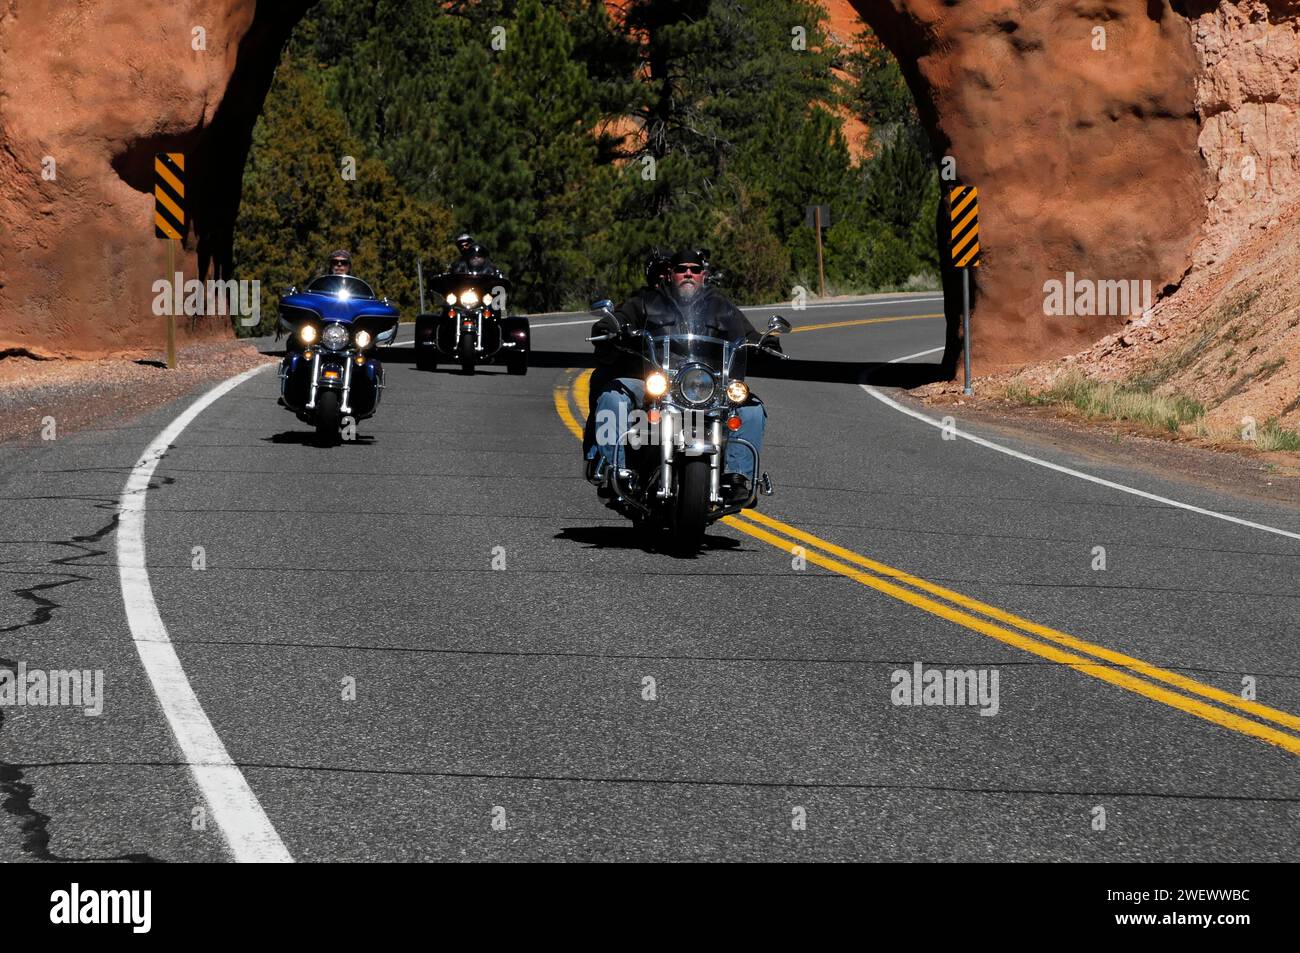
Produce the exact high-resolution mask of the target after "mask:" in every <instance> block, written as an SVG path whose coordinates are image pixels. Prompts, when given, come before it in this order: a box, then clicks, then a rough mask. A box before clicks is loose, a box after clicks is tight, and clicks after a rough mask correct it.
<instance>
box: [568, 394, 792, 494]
mask: <svg viewBox="0 0 1300 953" xmlns="http://www.w3.org/2000/svg"><path fill="white" fill-rule="evenodd" d="M644 404H645V382H644V381H642V380H639V379H638V378H635V377H619V378H615V379H613V380H611V381H609V382H608V384H607V386H605V387H604V388H602V389H601V390H600V391H599V392H598V393H597V392H596V391H595V390H594V389H593V390H592V394H591V406H590V407H589V408H588V415H587V420H588V426H587V430H588V432H589V433H591V434H592V437H591V442H590V444H589V447H588V450H587V459H588V460H595V459H598V458H601V459H603V460H604V462H605V463H606V464H613V465H614V466H616V467H620V468H621V467H623V466H625V465H626V464H625V457H624V449H623V443H622V442H621V441H619V440H618V437H620V436H623V432H624V431H625V430H627V429H628V428H629V427H631V426H632V424H633V423H634V421H633V420H632V419H631V416H632V411H633V410H636V409H637V408H639V407H642V406H643V405H644ZM737 412H738V414H739V415H740V429H739V430H736V431H733V432H732V433H731V436H732V437H733V438H735V437H739V438H740V439H742V440H748V441H749V442H750V443H752V444H753V445H754V449H755V450H757V451H758V452H759V453H762V452H763V430H764V428H765V427H766V426H767V410H766V409H765V408H764V407H763V402H762V401H761V400H759V399H758V398H756V397H751V398H750V399H749V402H748V403H745V404H742V405H741V406H740V407H739V408H738V411H737ZM723 471H724V472H726V473H739V474H742V475H744V476H746V477H748V478H749V480H750V482H751V483H752V482H753V480H754V455H753V454H752V453H750V452H749V450H747V449H746V448H745V447H742V446H741V445H740V444H738V443H734V442H731V443H728V444H727V457H726V460H724V461H723Z"/></svg>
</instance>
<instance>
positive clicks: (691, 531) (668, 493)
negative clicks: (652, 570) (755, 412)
mask: <svg viewBox="0 0 1300 953" xmlns="http://www.w3.org/2000/svg"><path fill="white" fill-rule="evenodd" d="M592 310H593V311H594V312H596V313H597V314H599V315H600V316H601V318H602V321H601V322H599V323H598V329H597V333H595V334H593V335H592V336H591V337H589V338H588V339H587V340H588V341H591V342H593V343H596V342H616V343H617V344H618V346H619V347H621V348H622V349H624V350H627V351H630V352H633V353H636V354H638V355H639V356H640V357H641V358H642V359H643V360H644V362H645V366H646V367H647V368H649V372H648V373H647V374H646V376H645V406H644V407H642V408H638V409H637V410H635V411H633V414H632V415H630V416H629V419H628V420H627V421H617V422H602V421H597V422H596V426H597V427H600V426H601V425H602V423H604V424H605V425H606V426H608V425H611V424H612V425H614V426H616V427H617V429H618V430H619V434H618V440H617V442H618V443H620V444H624V445H625V447H626V458H625V459H626V468H627V469H628V470H630V471H631V472H632V474H634V477H633V479H632V481H630V482H631V484H632V485H630V486H629V485H626V484H625V483H624V482H623V480H621V479H620V477H619V474H618V472H617V471H616V470H614V469H613V468H609V469H608V471H607V476H606V477H605V480H608V481H609V482H608V486H609V489H610V490H612V497H611V499H610V500H609V502H608V505H609V506H610V507H612V508H613V509H615V510H616V511H618V512H620V513H622V514H623V515H624V516H626V517H628V518H629V519H631V520H632V521H633V522H634V523H635V524H637V525H638V526H640V527H643V528H647V529H651V530H666V531H667V532H668V534H669V536H670V539H671V543H672V548H673V549H675V550H677V551H682V552H689V553H693V552H695V551H697V550H698V549H699V546H700V542H701V541H702V539H703V536H704V530H705V528H706V527H708V526H709V525H711V524H712V523H714V522H716V521H718V520H720V519H722V518H723V517H724V516H728V515H730V514H732V513H738V512H740V511H741V510H743V509H745V508H747V507H751V506H754V505H756V504H757V501H758V494H759V493H760V492H761V493H763V494H764V495H768V496H770V495H771V493H772V481H771V479H770V478H769V477H768V475H767V474H766V473H764V472H763V470H762V461H761V460H760V459H759V453H758V449H757V448H756V447H755V446H754V445H753V444H752V443H750V442H749V441H748V440H744V439H741V438H740V437H738V436H736V435H735V432H736V431H737V430H739V429H740V425H741V421H740V415H739V413H738V411H739V408H740V407H741V405H743V404H745V403H746V402H747V401H748V400H749V399H750V393H749V385H748V384H746V383H745V380H744V366H745V360H744V354H745V352H746V351H747V350H748V349H751V348H756V349H760V350H762V351H763V352H764V353H768V354H775V355H776V356H777V357H779V358H781V359H785V358H786V357H787V355H785V354H783V353H781V352H780V351H779V350H776V349H774V348H772V347H769V346H768V345H769V342H771V341H774V340H775V338H776V337H777V336H778V335H781V334H784V333H786V332H787V331H789V330H790V322H789V321H787V320H786V319H785V318H783V317H781V316H780V315H777V316H775V317H773V318H772V320H771V322H770V323H769V324H768V327H767V332H766V333H765V334H764V335H763V336H762V338H760V339H759V340H758V341H755V342H733V341H724V340H722V339H720V338H715V337H707V336H703V335H698V334H667V335H658V336H652V335H650V334H647V333H646V332H645V331H638V330H634V331H621V330H619V329H618V319H617V318H615V317H614V314H613V312H612V303H611V302H610V301H608V300H604V301H598V302H596V303H595V304H594V305H592ZM605 324H608V329H605V328H603V327H602V325H605ZM633 418H635V419H633ZM731 444H739V445H741V446H743V447H745V448H746V449H747V450H748V451H749V453H751V454H753V457H754V468H753V471H752V472H753V473H754V474H755V475H758V474H762V475H761V477H759V478H758V479H757V480H756V481H755V482H754V484H753V485H752V486H750V487H748V489H747V490H746V491H745V492H743V493H742V494H741V495H740V496H737V495H736V494H735V493H734V492H732V487H731V486H730V485H729V484H728V483H727V482H726V481H725V480H724V467H725V462H726V457H727V447H728V446H729V445H731ZM588 480H589V482H591V483H593V484H595V485H602V481H601V480H600V479H597V478H596V477H595V476H594V475H593V474H592V473H591V472H590V469H589V471H588Z"/></svg>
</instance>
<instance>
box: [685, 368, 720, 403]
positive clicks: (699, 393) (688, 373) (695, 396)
mask: <svg viewBox="0 0 1300 953" xmlns="http://www.w3.org/2000/svg"><path fill="white" fill-rule="evenodd" d="M717 386H718V382H717V378H716V377H714V376H713V372H712V371H710V370H709V369H708V368H707V367H701V366H700V365H698V364H696V365H694V366H693V367H687V368H684V369H683V370H682V372H681V373H680V374H678V375H677V393H679V394H681V395H682V400H684V401H686V403H688V404H707V403H708V402H709V401H710V400H711V399H712V397H713V392H714V391H715V390H717Z"/></svg>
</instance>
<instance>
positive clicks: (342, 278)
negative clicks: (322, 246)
mask: <svg viewBox="0 0 1300 953" xmlns="http://www.w3.org/2000/svg"><path fill="white" fill-rule="evenodd" d="M307 291H308V292H310V293H311V294H319V295H332V296H333V297H335V298H344V299H347V298H362V299H365V300H369V301H373V300H374V297H375V292H374V290H373V289H372V288H371V287H370V285H368V284H366V283H365V282H364V281H362V280H361V279H360V278H357V277H355V276H353V275H321V276H320V277H318V278H313V279H312V281H311V284H309V285H307Z"/></svg>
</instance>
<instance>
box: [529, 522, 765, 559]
mask: <svg viewBox="0 0 1300 953" xmlns="http://www.w3.org/2000/svg"><path fill="white" fill-rule="evenodd" d="M553 538H554V539H563V540H567V541H569V542H574V543H580V544H582V545H583V546H586V547H587V548H588V549H635V550H640V551H641V552H643V553H649V554H651V555H656V556H671V557H673V558H674V559H696V558H698V557H699V556H701V555H703V554H705V553H708V552H710V551H712V550H726V549H739V548H740V540H738V539H733V538H732V537H730V536H712V535H709V534H708V533H705V534H704V542H703V543H702V544H701V546H700V551H699V552H698V553H692V554H685V555H683V554H682V553H675V552H673V549H672V545H671V541H670V540H669V538H668V537H667V535H665V534H661V533H648V532H646V531H645V530H642V529H638V528H637V527H635V526H632V525H631V524H620V525H614V526H567V527H565V528H564V529H562V530H560V532H558V533H556V534H555V536H554V537H553Z"/></svg>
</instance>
